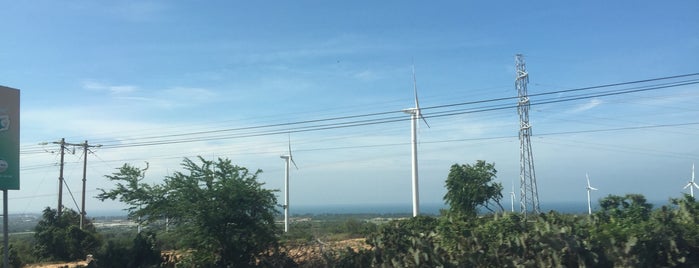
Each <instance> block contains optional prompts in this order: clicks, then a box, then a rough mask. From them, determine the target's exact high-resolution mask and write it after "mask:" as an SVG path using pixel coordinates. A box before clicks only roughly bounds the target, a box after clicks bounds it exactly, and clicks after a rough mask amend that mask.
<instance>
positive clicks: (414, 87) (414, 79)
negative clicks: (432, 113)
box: [413, 65, 420, 110]
mask: <svg viewBox="0 0 699 268" xmlns="http://www.w3.org/2000/svg"><path fill="white" fill-rule="evenodd" d="M413 92H414V93H415V109H418V110H420V103H419V102H418V101H417V79H416V78H415V65H413Z"/></svg>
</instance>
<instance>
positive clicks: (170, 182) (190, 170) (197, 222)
mask: <svg viewBox="0 0 699 268" xmlns="http://www.w3.org/2000/svg"><path fill="white" fill-rule="evenodd" d="M198 160H199V163H195V162H194V161H192V160H190V159H187V158H185V159H184V161H183V163H182V167H183V168H184V170H185V172H175V173H174V174H173V175H172V176H168V177H166V178H165V180H164V182H163V184H161V185H152V186H149V185H146V184H144V183H141V182H140V180H141V179H142V172H143V170H141V169H138V168H134V167H132V166H129V165H124V166H123V167H122V168H121V169H120V170H119V172H117V173H114V174H113V175H111V176H107V178H109V179H110V180H114V181H123V182H125V184H122V183H118V184H117V187H116V189H113V190H110V191H105V190H101V191H102V193H101V194H99V195H98V196H97V197H98V198H99V199H101V200H105V199H112V200H113V199H117V198H118V199H119V200H120V201H122V202H125V203H127V204H129V205H130V207H129V215H130V216H131V217H132V219H138V218H140V219H141V221H142V222H152V221H155V220H161V219H165V218H168V219H169V222H170V224H171V225H173V227H174V228H173V229H174V230H173V231H175V232H179V233H180V234H181V236H180V237H182V239H185V241H184V242H186V243H187V244H188V245H189V246H190V247H191V248H192V249H193V250H194V251H193V254H194V255H193V256H194V259H195V260H196V261H197V262H198V263H200V264H202V265H203V266H212V265H213V266H218V267H226V266H230V265H234V266H236V267H237V266H252V265H254V264H255V261H256V258H260V257H263V256H262V255H263V254H262V253H264V252H267V251H269V250H273V249H275V248H277V246H278V245H277V242H278V240H277V236H276V233H277V232H278V228H277V227H276V225H275V222H274V217H275V215H276V214H277V213H278V212H277V210H276V204H277V202H276V197H275V195H274V191H272V190H267V189H263V188H262V186H263V183H260V182H258V181H257V176H258V175H259V174H260V173H261V172H262V171H261V170H257V171H255V172H250V171H249V170H248V169H247V168H244V167H240V166H236V165H233V164H232V163H231V161H230V160H224V159H220V158H219V159H218V161H207V160H205V159H203V158H201V157H199V158H198Z"/></svg>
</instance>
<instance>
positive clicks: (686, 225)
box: [334, 194, 699, 267]
mask: <svg viewBox="0 0 699 268" xmlns="http://www.w3.org/2000/svg"><path fill="white" fill-rule="evenodd" d="M670 201H671V204H672V205H671V206H664V207H661V208H660V209H656V210H652V206H651V204H649V203H648V202H647V201H646V199H645V197H643V196H642V195H638V194H629V195H625V196H608V197H607V198H604V199H602V200H601V201H600V203H602V205H601V207H602V210H600V211H599V212H597V213H596V214H594V215H593V216H592V217H590V216H583V215H567V214H559V213H556V212H549V213H546V214H541V215H539V217H537V218H535V219H534V220H533V221H524V220H523V219H522V215H520V214H517V213H506V214H490V215H484V216H481V217H472V216H466V215H464V214H462V213H461V214H457V213H446V214H443V215H442V216H441V217H439V218H437V219H435V218H429V217H416V218H412V219H407V220H399V221H393V222H390V223H388V224H385V225H381V226H379V229H378V231H377V232H375V233H373V234H370V235H369V236H367V243H368V244H369V245H371V246H372V248H371V249H369V250H359V251H346V252H345V251H341V252H339V253H336V254H335V255H334V256H335V257H336V259H334V261H335V262H334V263H336V264H337V266H338V267H699V256H697V254H696V252H699V228H696V226H697V224H698V223H699V203H697V202H696V200H694V198H692V197H690V196H688V195H685V196H684V197H683V198H679V199H671V200H670Z"/></svg>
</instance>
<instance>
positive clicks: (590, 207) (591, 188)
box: [585, 173, 597, 215]
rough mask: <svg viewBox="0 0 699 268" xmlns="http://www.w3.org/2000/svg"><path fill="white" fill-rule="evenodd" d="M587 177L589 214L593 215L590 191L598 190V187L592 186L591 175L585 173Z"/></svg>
mask: <svg viewBox="0 0 699 268" xmlns="http://www.w3.org/2000/svg"><path fill="white" fill-rule="evenodd" d="M585 177H586V178H587V187H585V189H587V214H589V215H592V203H591V202H590V191H597V188H594V187H592V186H590V176H589V175H587V173H585Z"/></svg>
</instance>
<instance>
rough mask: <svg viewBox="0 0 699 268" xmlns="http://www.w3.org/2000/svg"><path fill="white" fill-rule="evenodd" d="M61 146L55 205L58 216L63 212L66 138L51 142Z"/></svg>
mask: <svg viewBox="0 0 699 268" xmlns="http://www.w3.org/2000/svg"><path fill="white" fill-rule="evenodd" d="M53 144H58V145H60V146H61V163H60V167H61V168H60V173H59V175H58V206H57V207H56V211H57V215H58V216H59V217H60V216H61V213H62V212H63V159H64V156H65V148H66V139H65V138H61V141H58V142H53Z"/></svg>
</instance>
